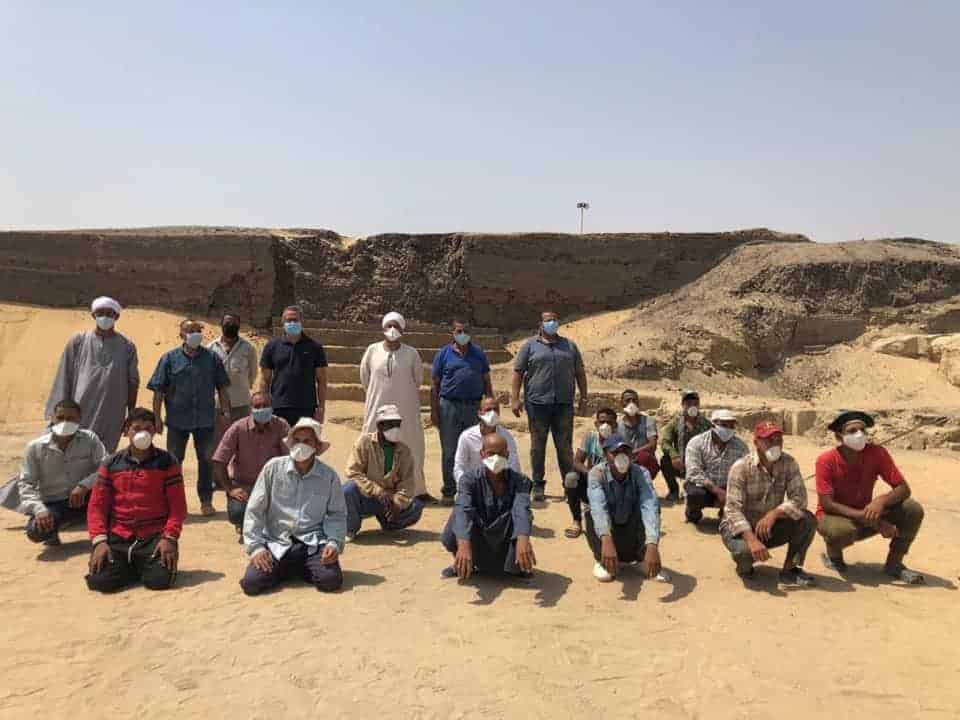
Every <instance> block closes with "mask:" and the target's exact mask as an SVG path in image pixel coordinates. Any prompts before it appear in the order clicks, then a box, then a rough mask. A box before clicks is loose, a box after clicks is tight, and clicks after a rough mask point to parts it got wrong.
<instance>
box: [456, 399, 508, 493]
mask: <svg viewBox="0 0 960 720" xmlns="http://www.w3.org/2000/svg"><path fill="white" fill-rule="evenodd" d="M478 419H479V420H480V422H478V423H476V424H475V425H473V426H471V427H468V428H467V429H466V430H464V431H463V433H461V435H460V439H459V440H457V454H456V457H455V458H454V460H453V480H454V482H455V483H456V487H460V481H461V480H463V478H464V477H466V476H467V475H471V474H473V472H474V471H476V470H479V469H480V468H482V467H483V455H482V454H481V451H482V450H483V438H484V437H485V436H486V435H490V434H492V433H496V434H497V435H499V436H500V437H502V438H503V439H504V440H506V441H507V454H508V457H507V463H508V464H509V467H510V469H511V470H513V471H514V472H515V473H523V470H521V469H520V454H519V453H518V452H517V441H516V440H515V439H514V438H513V433H511V432H510V431H509V430H507V429H506V428H505V427H504V426H503V425H501V424H500V401H499V400H497V399H496V398H495V397H485V398H484V399H483V400H481V401H480V414H479V416H478ZM451 504H452V503H451Z"/></svg>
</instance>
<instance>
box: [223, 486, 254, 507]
mask: <svg viewBox="0 0 960 720" xmlns="http://www.w3.org/2000/svg"><path fill="white" fill-rule="evenodd" d="M227 495H229V496H230V497H232V498H233V499H234V500H236V501H237V502H242V503H245V502H246V501H247V500H249V499H250V493H248V492H247V491H246V490H244V489H243V488H242V487H235V488H230V489H229V490H228V491H227Z"/></svg>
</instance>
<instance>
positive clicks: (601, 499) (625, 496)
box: [586, 433, 660, 582]
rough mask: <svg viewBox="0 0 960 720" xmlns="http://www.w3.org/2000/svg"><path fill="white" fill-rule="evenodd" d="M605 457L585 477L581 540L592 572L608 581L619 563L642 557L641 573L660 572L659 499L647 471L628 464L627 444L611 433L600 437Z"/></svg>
mask: <svg viewBox="0 0 960 720" xmlns="http://www.w3.org/2000/svg"><path fill="white" fill-rule="evenodd" d="M603 450H604V453H605V458H606V459H605V460H604V461H603V462H601V463H600V464H599V465H596V466H594V468H593V469H592V470H590V474H589V475H588V476H587V497H588V498H589V500H590V512H589V513H588V514H587V518H586V520H587V532H586V535H587V544H588V545H589V546H590V550H592V551H593V558H594V560H595V561H596V562H595V563H594V566H593V576H594V577H595V578H596V579H597V580H599V581H600V582H610V581H611V580H613V579H614V578H615V577H616V575H617V572H618V571H619V569H620V567H619V566H620V563H621V562H624V563H635V562H639V561H643V564H644V565H645V574H646V576H647V577H651V578H652V577H656V576H657V575H658V574H659V573H660V548H659V543H660V501H659V500H658V499H657V494H656V492H655V491H654V489H653V482H652V481H651V480H650V473H648V472H647V470H646V468H643V467H641V466H640V465H637V464H635V463H633V462H632V460H631V456H632V454H633V447H632V446H631V445H630V443H628V442H627V441H626V440H625V439H624V438H623V436H622V435H620V434H619V433H614V434H613V435H611V436H610V437H608V438H607V439H606V440H604V441H603Z"/></svg>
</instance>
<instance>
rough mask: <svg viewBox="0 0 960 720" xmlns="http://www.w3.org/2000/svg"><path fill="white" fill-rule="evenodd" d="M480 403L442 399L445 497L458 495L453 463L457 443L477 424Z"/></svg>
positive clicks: (441, 423) (442, 453)
mask: <svg viewBox="0 0 960 720" xmlns="http://www.w3.org/2000/svg"><path fill="white" fill-rule="evenodd" d="M479 410H480V401H479V400H474V401H470V402H461V401H459V400H447V399H446V398H440V427H439V428H437V429H438V430H439V431H440V448H441V458H442V461H441V466H442V468H443V495H444V497H453V496H454V495H456V494H457V483H456V481H455V480H454V479H453V461H454V459H455V457H456V454H457V442H458V441H459V440H460V434H461V433H462V432H463V431H464V430H466V429H467V428H469V427H473V426H474V425H476V424H477V422H478V418H477V413H478V412H479Z"/></svg>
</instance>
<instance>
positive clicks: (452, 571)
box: [440, 565, 457, 580]
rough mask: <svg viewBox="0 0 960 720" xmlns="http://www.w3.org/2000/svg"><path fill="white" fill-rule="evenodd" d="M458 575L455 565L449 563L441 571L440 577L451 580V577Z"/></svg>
mask: <svg viewBox="0 0 960 720" xmlns="http://www.w3.org/2000/svg"><path fill="white" fill-rule="evenodd" d="M456 576H457V569H456V568H455V567H454V566H453V565H447V567H445V568H444V569H443V570H441V571H440V577H442V578H443V579H444V580H449V579H450V578H455V577H456Z"/></svg>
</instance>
